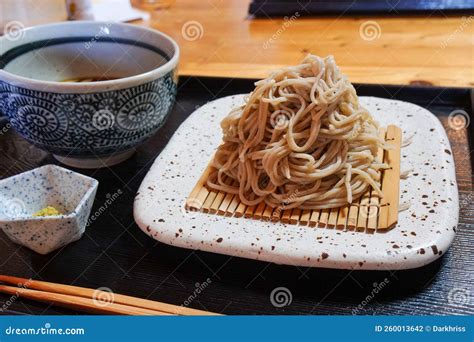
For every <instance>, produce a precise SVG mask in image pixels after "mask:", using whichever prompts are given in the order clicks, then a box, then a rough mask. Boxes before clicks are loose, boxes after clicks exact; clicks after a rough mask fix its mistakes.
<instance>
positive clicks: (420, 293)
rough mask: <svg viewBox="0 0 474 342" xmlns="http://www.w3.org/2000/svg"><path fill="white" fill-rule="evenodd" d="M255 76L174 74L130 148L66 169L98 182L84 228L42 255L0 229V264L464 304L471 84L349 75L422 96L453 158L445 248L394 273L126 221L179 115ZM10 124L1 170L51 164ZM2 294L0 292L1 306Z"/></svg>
mask: <svg viewBox="0 0 474 342" xmlns="http://www.w3.org/2000/svg"><path fill="white" fill-rule="evenodd" d="M253 82H254V80H249V79H229V78H196V77H181V78H180V85H179V91H178V98H177V102H176V104H175V106H174V109H173V112H172V114H171V115H170V117H169V119H168V121H167V122H166V124H165V125H164V126H163V128H162V129H161V130H160V131H159V132H158V133H157V134H156V135H155V136H154V137H153V138H152V139H151V140H150V141H148V142H147V143H146V144H145V145H143V146H141V147H140V148H138V150H137V153H136V154H135V155H134V156H133V157H132V158H131V159H129V160H128V161H126V162H124V163H122V164H120V165H117V166H115V167H112V168H110V169H99V170H76V171H79V172H81V173H83V174H86V175H88V176H91V177H94V178H96V179H98V180H99V182H100V185H99V190H98V193H97V196H96V200H95V203H94V208H93V209H92V212H93V213H94V212H101V214H99V215H97V219H96V220H95V221H94V222H93V223H92V224H91V225H90V226H89V227H88V228H87V230H86V233H85V235H84V236H83V237H82V238H81V239H80V240H79V241H77V242H75V243H72V244H70V245H68V246H66V247H65V248H63V249H61V250H59V251H56V252H53V253H51V254H49V255H46V256H43V255H38V254H36V253H34V252H32V251H30V250H28V249H26V248H24V247H20V246H18V245H16V244H14V243H13V242H11V241H9V240H8V238H7V237H6V236H5V235H4V234H3V233H1V232H0V274H8V275H14V276H20V277H27V278H28V277H32V278H35V279H40V280H46V281H51V282H57V283H64V284H74V285H77V286H83V287H90V288H98V287H108V288H110V289H112V290H113V291H114V292H117V293H123V294H127V295H131V296H137V297H143V298H149V299H153V300H158V301H162V302H167V303H172V304H177V305H189V306H190V307H194V308H198V309H204V310H209V311H214V312H221V313H224V314H244V315H245V314H319V315H334V314H339V315H350V314H382V315H384V314H387V315H393V314H399V315H415V314H417V315H425V314H426V315H431V314H443V315H449V314H474V301H473V299H472V296H473V294H474V285H473V282H472V279H473V278H474V191H473V171H472V170H473V166H474V165H473V164H474V163H473V159H474V156H473V152H474V143H473V136H474V118H473V114H472V113H473V90H472V89H464V88H436V87H413V86H409V87H408V86H404V87H402V86H382V85H364V84H360V85H357V86H356V87H357V91H358V93H359V95H370V96H378V97H385V98H394V99H400V100H403V101H408V102H413V103H415V104H418V105H421V106H423V107H425V108H427V109H428V110H430V111H431V112H433V113H434V114H435V115H437V116H438V117H439V119H440V120H441V121H442V123H443V125H444V126H445V128H446V131H447V133H448V137H449V139H450V141H451V145H452V151H453V154H454V159H455V162H456V174H457V180H458V185H459V194H460V204H461V212H460V221H459V226H458V228H457V235H456V238H455V240H454V243H453V245H452V246H451V248H450V249H449V251H448V252H447V253H446V254H445V255H444V256H443V257H441V258H440V259H438V260H437V261H436V262H434V263H432V264H430V265H428V266H425V267H422V268H419V269H414V270H407V271H395V272H381V271H344V270H328V269H316V268H312V269H310V268H301V267H299V268H298V267H291V266H280V265H274V264H270V263H266V262H259V261H253V260H247V259H239V258H235V257H229V256H224V255H217V254H212V253H206V252H200V251H190V250H185V249H180V248H176V247H171V246H167V245H164V244H161V243H159V242H157V241H155V240H152V239H151V238H149V237H148V236H147V235H145V234H144V233H143V232H142V231H141V230H140V229H139V228H138V227H137V226H136V224H135V223H134V220H133V208H132V205H133V199H134V196H135V193H136V191H137V189H138V187H139V185H140V183H141V181H142V179H143V177H144V176H145V174H146V172H147V171H148V169H149V167H150V165H151V163H152V162H153V161H154V159H155V158H156V156H157V155H159V153H160V151H161V150H162V149H163V148H164V147H165V145H166V144H167V142H168V141H169V139H170V137H171V136H172V135H173V132H174V131H175V130H176V129H177V128H178V126H179V125H180V124H181V122H183V120H185V119H186V117H187V116H188V115H189V114H190V113H192V112H193V111H194V110H195V109H196V108H197V107H198V106H201V105H203V104H204V103H206V102H207V101H211V100H214V99H216V98H219V97H223V96H226V95H230V94H238V93H246V92H249V91H250V90H252V88H253ZM455 110H462V111H464V112H465V113H466V115H467V118H468V120H470V121H471V124H470V125H469V126H468V127H467V128H463V129H460V130H454V129H452V128H451V127H450V126H449V125H448V117H449V114H450V113H452V112H453V111H455ZM8 127H9V125H8V124H7V125H6V126H4V127H3V129H2V130H1V133H0V155H1V157H0V178H5V177H8V176H11V175H14V174H17V173H20V172H22V171H26V170H29V169H32V168H35V167H37V166H39V165H44V164H48V163H54V164H57V162H56V161H55V160H54V159H53V158H52V156H50V155H49V154H47V153H44V152H42V151H40V150H38V149H36V148H35V147H32V146H31V145H29V144H28V143H26V142H25V141H24V140H22V139H21V138H20V137H18V136H17V135H16V133H14V131H13V130H12V129H8ZM190 172H193V170H190ZM196 172H201V170H196ZM177 186H179V184H177ZM117 193H118V194H119V196H118V197H117ZM120 193H121V194H120ZM111 198H113V199H114V200H112V201H111V200H110V199H111ZM109 202H111V203H110V204H108V203H109ZM104 207H105V210H103V208H104ZM208 278H209V281H208V282H209V283H210V284H208V286H206V288H205V290H204V291H201V293H200V294H198V295H197V296H196V295H195V293H196V292H195V290H196V286H199V283H202V282H204V281H207V279H208ZM386 279H387V280H388V282H387V281H386ZM384 281H385V282H386V283H387V285H386V286H384V287H383V289H382V290H381V291H379V293H377V295H376V296H372V295H371V294H372V293H373V291H372V290H373V289H374V284H375V283H377V284H380V283H382V282H384ZM277 287H286V288H287V289H289V290H290V292H291V296H292V298H291V303H290V304H289V305H286V306H284V307H276V306H274V305H273V304H272V301H271V300H270V294H271V292H272V291H273V290H274V289H275V288H277ZM9 299H10V298H9V297H8V296H5V295H0V307H2V305H3V304H4V303H6V302H7V301H8V300H9ZM3 313H6V314H75V313H76V312H74V311H71V310H66V309H61V308H56V307H51V306H48V305H46V304H41V303H36V302H31V301H27V300H21V299H18V300H14V301H13V304H11V305H7V306H6V307H5V310H4V311H3Z"/></svg>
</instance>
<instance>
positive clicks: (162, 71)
mask: <svg viewBox="0 0 474 342" xmlns="http://www.w3.org/2000/svg"><path fill="white" fill-rule="evenodd" d="M110 23H111V22H106V21H89V20H84V21H67V22H59V23H52V24H45V25H37V26H31V27H27V28H24V29H22V31H24V32H29V31H30V32H34V31H36V30H44V29H55V30H58V31H60V32H65V31H61V29H63V30H64V27H69V28H73V27H74V26H89V27H90V26H91V25H94V26H95V27H97V26H103V25H110ZM112 25H117V26H120V27H123V28H132V29H133V30H138V31H140V30H141V31H143V32H149V33H152V34H154V35H157V36H160V37H161V38H164V39H165V40H167V41H168V42H169V43H171V45H172V47H173V49H174V53H173V55H172V56H171V58H170V59H169V60H168V61H166V62H165V63H164V64H162V65H160V66H159V67H157V68H155V69H152V70H150V71H147V72H144V73H140V74H137V75H133V76H128V77H123V78H118V79H114V80H107V81H97V82H80V83H79V82H77V83H75V82H58V81H44V80H38V79H34V78H28V77H24V76H19V75H16V74H13V73H11V72H8V71H6V70H4V69H0V81H3V82H5V83H7V84H9V85H12V86H16V87H20V88H25V89H30V90H37V91H42V92H47V93H67V94H75V93H80V94H84V93H96V92H106V91H114V90H120V89H125V88H130V87H133V86H137V85H140V84H144V83H148V82H151V81H154V80H156V79H158V78H160V77H162V76H164V75H166V74H168V73H169V72H171V71H173V70H174V69H175V68H176V67H177V65H178V61H179V57H180V49H179V46H178V44H177V43H176V41H175V40H174V39H173V38H171V37H170V36H168V35H167V34H165V33H163V32H161V31H158V30H155V29H152V28H149V27H145V26H140V25H134V24H128V23H121V22H113V23H112ZM67 37H69V36H67V34H64V38H67ZM7 39H8V37H7V35H4V36H2V37H0V46H1V45H2V42H3V41H5V40H7ZM150 45H151V44H150ZM19 46H21V44H20V45H19ZM154 46H155V47H159V46H156V45H154ZM5 52H6V51H5ZM5 52H4V53H5ZM4 53H3V54H4ZM0 56H2V55H0Z"/></svg>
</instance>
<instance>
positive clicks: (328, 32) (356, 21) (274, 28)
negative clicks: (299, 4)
mask: <svg viewBox="0 0 474 342" xmlns="http://www.w3.org/2000/svg"><path fill="white" fill-rule="evenodd" d="M248 5H249V1H248V0H247V1H245V0H206V1H195V0H177V1H176V2H175V3H174V4H172V5H171V6H170V7H169V8H168V9H165V10H157V11H155V12H153V13H152V15H151V17H150V21H148V22H146V23H144V24H145V25H149V26H151V27H154V28H156V29H158V30H161V31H163V32H165V33H167V34H169V35H170V36H172V37H173V38H174V39H176V41H177V42H178V44H179V45H180V47H181V52H182V55H181V62H180V74H181V75H193V76H225V77H239V78H240V77H248V78H250V77H255V78H261V77H264V76H265V75H267V73H268V71H269V70H271V69H274V68H278V67H281V66H285V65H291V64H297V63H298V62H299V61H300V60H301V59H302V57H303V56H304V55H305V54H306V53H307V52H311V53H314V54H317V55H320V56H325V55H328V54H332V55H334V56H335V57H336V61H337V63H338V64H339V65H340V66H341V68H342V70H343V71H344V72H345V73H346V74H348V75H349V77H350V80H351V81H352V82H358V83H385V84H410V83H413V82H415V83H417V82H429V83H430V84H433V85H439V86H455V87H472V86H474V29H473V28H474V17H473V16H466V17H461V16H454V17H446V16H442V15H441V16H423V17H384V18H382V17H359V18H328V17H326V18H314V17H311V18H310V17H304V16H303V15H302V14H303V13H299V14H300V16H299V17H297V15H295V20H291V18H287V20H285V19H284V18H272V19H270V18H268V19H256V18H252V17H249V16H248V15H247V10H248ZM364 29H367V31H364ZM370 29H373V30H372V31H371V30H370ZM361 32H362V33H361ZM363 32H366V34H364V33H363ZM371 34H372V35H371Z"/></svg>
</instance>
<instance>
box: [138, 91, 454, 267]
mask: <svg viewBox="0 0 474 342" xmlns="http://www.w3.org/2000/svg"><path fill="white" fill-rule="evenodd" d="M243 99H244V96H243V95H235V96H231V97H225V98H222V99H218V100H216V101H213V102H210V103H208V104H206V105H204V106H202V107H200V108H199V109H198V110H196V111H195V112H194V113H193V114H191V116H189V118H188V119H187V120H186V121H185V122H184V123H183V124H182V125H181V127H180V128H179V129H178V130H177V131H176V133H175V134H174V136H173V137H172V139H171V140H170V142H169V144H168V145H167V146H166V148H165V149H164V150H163V152H162V153H161V154H160V155H159V156H158V158H157V159H156V161H155V163H154V164H153V166H152V167H151V170H150V171H149V172H148V174H147V176H146V177H145V179H144V180H143V183H142V185H141V186H140V189H139V190H138V195H137V197H136V199H135V205H134V215H135V221H136V222H137V224H138V225H139V226H140V228H141V229H142V230H143V231H144V232H145V233H146V234H148V235H150V236H151V237H152V238H154V239H157V240H159V241H161V242H164V243H167V244H170V245H174V246H179V247H184V248H190V249H200V250H205V251H210V252H215V253H222V254H228V255H233V256H239V257H244V258H250V259H256V260H263V261H269V262H274V263H277V264H286V265H294V266H309V267H327V268H341V269H365V270H396V269H407V268H416V267H420V266H423V265H426V264H428V263H430V262H432V261H433V260H435V259H437V258H439V257H440V256H441V255H442V254H444V253H445V252H446V250H447V249H448V248H449V246H450V245H451V242H452V241H453V238H454V235H455V231H456V226H457V223H458V213H459V203H458V190H457V184H456V176H455V170H454V161H453V157H452V153H451V146H450V144H449V140H448V138H447V136H446V132H445V130H444V128H443V126H442V125H441V123H440V121H439V120H438V119H437V118H436V117H435V116H434V115H433V114H431V113H430V112H429V111H428V110H426V109H424V108H422V107H419V106H417V105H414V104H412V103H407V102H402V101H397V100H388V99H381V98H375V97H360V102H361V104H362V105H363V106H364V107H366V108H367V109H368V110H369V111H370V113H372V115H373V116H374V117H375V119H376V120H377V121H379V122H380V124H381V125H382V126H384V127H386V126H388V125H397V126H398V127H400V128H401V129H402V135H403V138H404V139H409V138H410V137H411V141H412V142H411V144H409V145H408V146H405V147H403V148H402V150H401V171H402V172H403V171H407V170H412V172H411V175H410V177H408V178H407V179H402V180H401V182H400V203H401V204H403V203H405V202H409V203H410V204H411V205H410V207H409V209H408V210H405V211H402V212H400V213H399V215H398V223H397V225H396V226H395V227H394V228H392V229H390V230H388V231H375V232H372V233H368V232H358V231H351V230H344V229H334V228H330V227H324V226H317V227H309V226H304V225H290V224H285V223H282V222H268V221H262V220H254V219H251V218H243V217H240V218H237V217H226V216H219V215H211V214H206V213H201V212H187V211H186V210H184V204H185V201H186V198H187V197H188V195H189V194H190V192H191V190H192V189H193V187H194V186H195V184H196V182H197V181H198V179H199V177H200V176H201V174H202V172H203V170H204V169H205V168H206V166H207V165H208V163H209V161H210V159H211V157H212V155H213V153H214V151H215V149H216V147H217V146H218V145H219V143H220V142H221V139H222V131H221V128H220V125H219V124H220V121H221V120H222V119H223V118H224V116H226V115H227V114H228V113H229V111H230V110H231V109H232V108H233V107H235V106H238V105H241V104H242V103H243Z"/></svg>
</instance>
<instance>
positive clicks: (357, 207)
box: [186, 125, 402, 232]
mask: <svg viewBox="0 0 474 342" xmlns="http://www.w3.org/2000/svg"><path fill="white" fill-rule="evenodd" d="M382 134H383V137H384V138H385V141H387V142H388V143H389V144H390V145H391V146H392V147H393V148H392V149H390V150H385V151H384V150H383V149H380V150H379V151H378V155H379V156H380V157H381V158H383V161H384V162H385V163H387V164H388V165H389V166H390V168H389V169H386V170H383V171H382V182H381V183H382V187H381V190H382V193H383V197H382V198H380V197H379V196H378V195H377V194H376V193H375V191H372V190H368V191H367V192H366V193H365V194H364V195H363V196H362V197H361V198H360V199H358V200H356V201H354V202H353V203H351V204H350V205H348V206H344V207H341V208H334V209H323V210H301V209H297V208H295V209H289V210H287V209H285V204H284V203H283V204H282V205H281V206H280V207H277V208H272V207H270V206H268V205H266V204H265V203H260V204H258V205H255V206H246V205H245V204H243V203H241V202H240V200H239V196H238V195H233V194H228V193H225V192H222V191H215V190H211V189H209V188H208V187H207V186H206V182H207V178H208V176H209V175H210V174H211V172H212V171H213V168H212V166H210V165H209V166H208V167H207V168H206V169H205V170H204V172H203V174H202V175H201V178H200V179H199V181H198V182H197V184H196V185H195V187H194V189H193V190H192V191H191V193H190V194H189V196H188V198H187V200H186V210H190V211H200V212H203V213H208V214H217V215H221V216H233V217H244V218H251V219H256V220H269V221H280V222H283V223H287V224H299V225H304V226H310V227H316V226H317V227H320V228H329V229H331V228H336V229H349V230H356V231H365V232H373V231H376V230H386V229H389V228H392V227H393V226H395V224H396V223H397V220H398V204H399V203H398V202H399V189H400V148H401V138H402V137H401V136H402V133H401V130H400V128H398V127H397V126H394V125H390V126H388V127H387V130H386V131H385V130H384V131H383V133H382Z"/></svg>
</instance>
